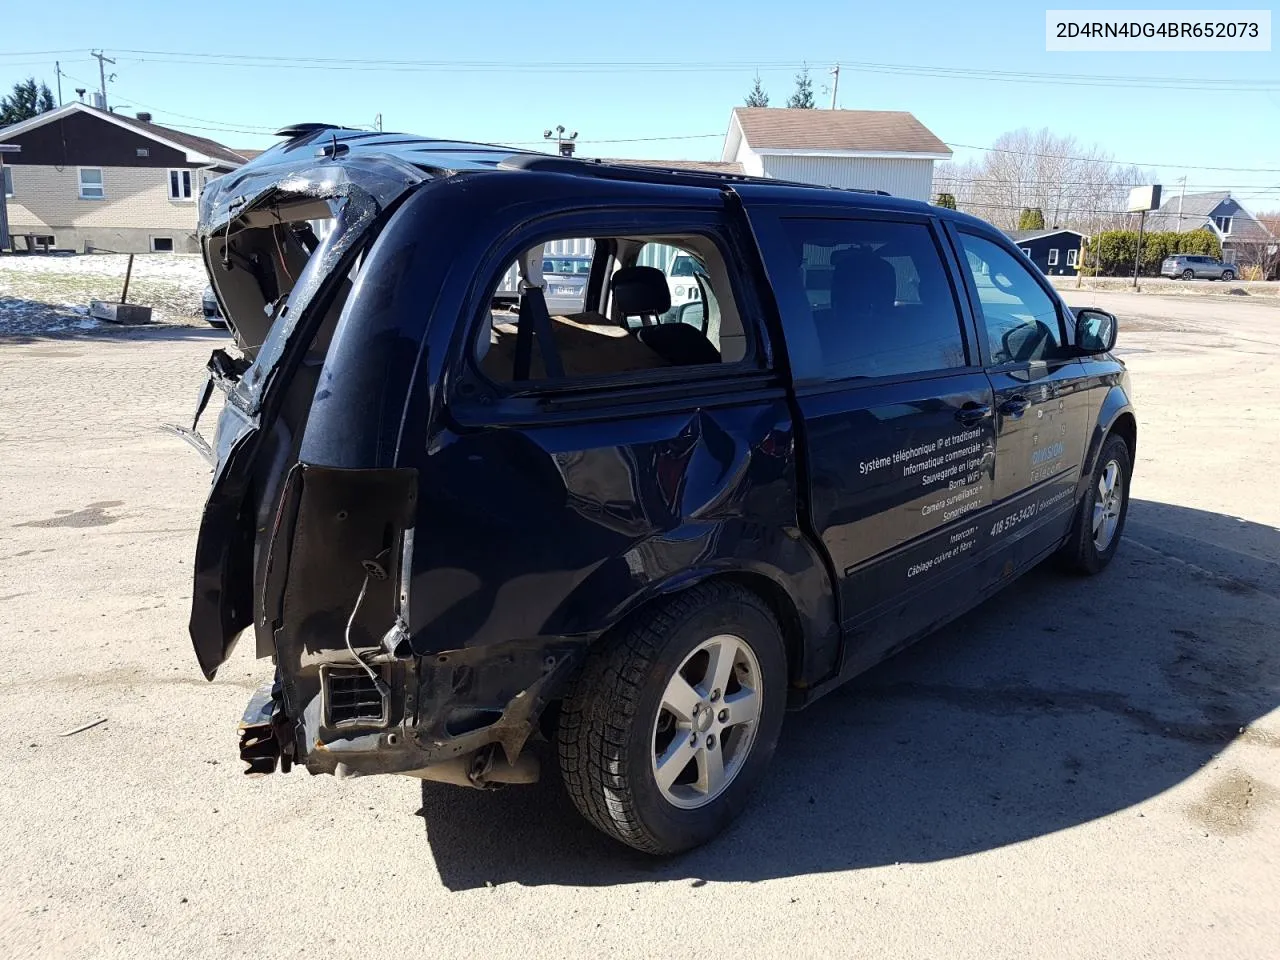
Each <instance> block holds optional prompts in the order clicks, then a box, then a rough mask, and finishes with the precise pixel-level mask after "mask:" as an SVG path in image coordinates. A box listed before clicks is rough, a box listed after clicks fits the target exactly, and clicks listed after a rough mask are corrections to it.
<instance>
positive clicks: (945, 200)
mask: <svg viewBox="0 0 1280 960" xmlns="http://www.w3.org/2000/svg"><path fill="white" fill-rule="evenodd" d="M933 202H934V204H935V205H937V206H939V207H946V208H947V209H948V210H954V209H955V208H956V195H955V194H954V193H940V194H938V199H937V200H935V201H933Z"/></svg>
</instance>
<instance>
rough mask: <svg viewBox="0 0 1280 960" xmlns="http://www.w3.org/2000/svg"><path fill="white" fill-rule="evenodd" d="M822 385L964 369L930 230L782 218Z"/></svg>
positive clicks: (955, 314)
mask: <svg viewBox="0 0 1280 960" xmlns="http://www.w3.org/2000/svg"><path fill="white" fill-rule="evenodd" d="M783 225H784V229H785V231H786V234H787V236H788V238H789V240H790V241H791V244H792V252H793V255H794V256H795V259H796V261H797V266H798V269H799V270H800V273H801V276H802V283H803V286H804V291H805V296H806V298H807V300H808V304H809V309H810V310H811V311H812V312H813V322H814V326H815V328H816V329H817V333H818V342H819V344H820V346H821V348H822V357H823V368H824V370H825V372H826V375H827V377H828V378H829V379H833V380H836V379H845V378H849V377H892V376H909V375H912V374H919V373H929V372H932V371H937V370H947V369H951V368H954V367H963V366H965V346H964V339H963V337H962V336H961V333H960V330H961V326H960V325H961V319H960V312H959V309H958V307H957V306H956V301H955V296H954V294H953V293H952V290H951V283H950V281H949V280H948V279H947V273H946V270H945V268H944V267H943V264H942V256H941V254H940V252H939V250H938V245H937V243H936V241H935V240H934V236H933V232H932V231H931V230H930V229H929V227H928V226H927V225H925V224H922V223H898V222H894V221H889V220H798V219H797V220H785V221H783Z"/></svg>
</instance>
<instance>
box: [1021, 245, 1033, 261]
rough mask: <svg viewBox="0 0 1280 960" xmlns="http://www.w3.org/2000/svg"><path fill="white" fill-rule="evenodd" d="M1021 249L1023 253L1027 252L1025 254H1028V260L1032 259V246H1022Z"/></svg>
mask: <svg viewBox="0 0 1280 960" xmlns="http://www.w3.org/2000/svg"><path fill="white" fill-rule="evenodd" d="M1019 249H1020V250H1021V251H1022V252H1023V253H1025V254H1026V255H1027V259H1028V260H1030V259H1031V248H1030V247H1020V248H1019Z"/></svg>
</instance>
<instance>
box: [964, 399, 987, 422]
mask: <svg viewBox="0 0 1280 960" xmlns="http://www.w3.org/2000/svg"><path fill="white" fill-rule="evenodd" d="M990 418H991V406H990V404H986V403H977V402H975V401H973V400H970V401H969V402H968V403H966V404H965V405H964V406H963V407H961V408H960V409H959V410H957V411H956V419H957V420H959V421H960V422H961V423H962V424H964V425H965V426H966V427H972V426H973V425H974V424H976V423H981V422H982V421H983V420H989V419H990Z"/></svg>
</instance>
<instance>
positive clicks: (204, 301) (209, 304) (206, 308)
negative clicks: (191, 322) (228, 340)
mask: <svg viewBox="0 0 1280 960" xmlns="http://www.w3.org/2000/svg"><path fill="white" fill-rule="evenodd" d="M200 309H201V311H202V312H203V313H204V318H205V320H206V321H207V322H208V324H209V326H211V327H225V326H226V325H227V320H226V318H225V317H224V316H223V315H222V310H221V309H220V308H219V307H218V298H217V297H216V296H215V295H214V292H213V287H212V286H208V287H205V288H204V295H203V296H202V297H201V298H200Z"/></svg>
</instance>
